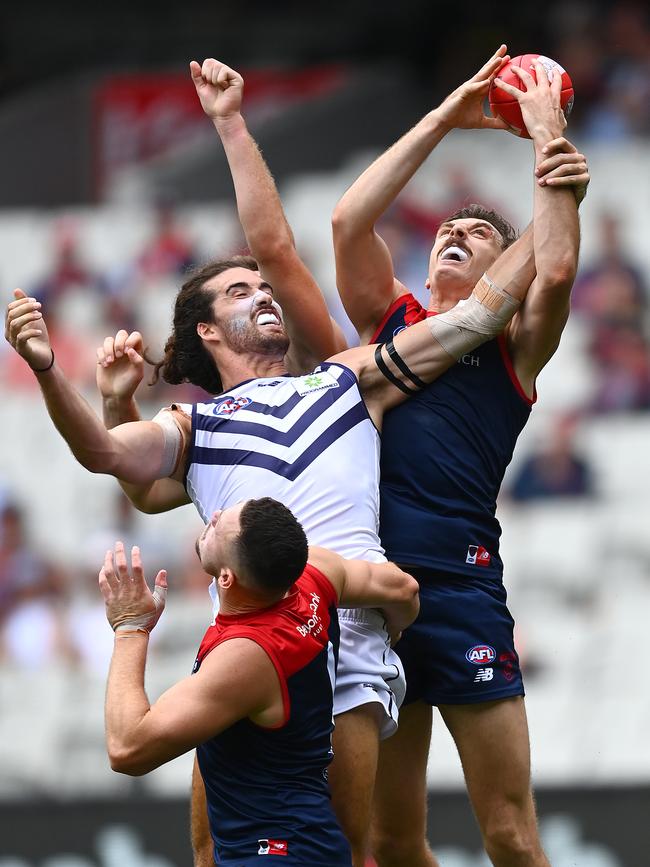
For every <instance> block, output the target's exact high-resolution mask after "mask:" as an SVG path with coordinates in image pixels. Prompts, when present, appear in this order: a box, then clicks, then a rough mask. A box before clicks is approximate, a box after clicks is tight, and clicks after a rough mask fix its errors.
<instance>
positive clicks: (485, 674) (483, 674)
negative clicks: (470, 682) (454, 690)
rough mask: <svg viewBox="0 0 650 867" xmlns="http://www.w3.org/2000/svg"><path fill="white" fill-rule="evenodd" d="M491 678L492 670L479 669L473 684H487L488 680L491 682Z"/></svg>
mask: <svg viewBox="0 0 650 867" xmlns="http://www.w3.org/2000/svg"><path fill="white" fill-rule="evenodd" d="M493 677H494V669H493V668H479V670H478V671H477V672H476V677H475V678H474V683H487V682H488V681H489V680H492V678H493Z"/></svg>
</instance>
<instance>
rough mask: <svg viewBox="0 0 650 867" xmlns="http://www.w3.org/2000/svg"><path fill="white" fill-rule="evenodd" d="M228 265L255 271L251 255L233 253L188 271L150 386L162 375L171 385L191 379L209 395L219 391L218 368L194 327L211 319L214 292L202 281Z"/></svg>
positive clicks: (221, 387) (177, 297)
mask: <svg viewBox="0 0 650 867" xmlns="http://www.w3.org/2000/svg"><path fill="white" fill-rule="evenodd" d="M231 268H248V269H249V270H250V271H258V270H259V266H258V264H257V262H256V261H255V259H253V258H252V257H251V256H233V257H232V258H230V259H217V260H215V261H213V262H208V264H207V265H203V266H202V267H200V268H196V269H195V270H194V271H191V272H190V273H189V276H188V279H187V280H186V281H185V283H183V285H182V286H181V288H180V290H179V292H178V295H177V296H176V301H175V302H174V322H173V329H172V333H171V335H170V336H169V337H168V339H167V342H166V343H165V349H164V356H163V359H162V361H159V362H158V363H157V364H155V365H154V370H153V376H152V378H151V384H152V385H154V384H155V383H156V382H158V379H159V377H160V376H162V378H163V379H164V380H165V382H169V383H171V384H172V385H178V384H179V383H181V382H191V383H192V385H198V386H199V387H200V388H202V389H204V391H207V392H209V393H210V394H219V392H221V391H222V390H223V384H222V381H221V374H220V373H219V368H218V367H217V365H216V364H215V362H214V359H213V358H212V356H211V355H210V353H209V352H208V351H207V349H206V348H205V346H204V345H203V341H202V340H201V338H200V337H199V335H198V333H197V330H196V327H197V325H198V324H199V322H213V321H214V317H213V314H212V303H213V301H214V298H215V293H214V292H213V291H212V290H210V289H206V288H205V284H206V283H207V282H208V280H211V279H212V278H213V277H216V276H217V274H222V273H223V272H224V271H228V270H230V269H231Z"/></svg>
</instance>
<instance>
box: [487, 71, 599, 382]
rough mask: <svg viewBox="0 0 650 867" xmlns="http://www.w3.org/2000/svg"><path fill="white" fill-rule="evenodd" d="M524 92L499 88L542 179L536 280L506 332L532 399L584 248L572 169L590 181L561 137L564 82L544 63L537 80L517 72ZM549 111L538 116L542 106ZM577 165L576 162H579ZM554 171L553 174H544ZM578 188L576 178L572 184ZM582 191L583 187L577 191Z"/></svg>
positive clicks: (537, 200) (536, 206) (536, 209)
mask: <svg viewBox="0 0 650 867" xmlns="http://www.w3.org/2000/svg"><path fill="white" fill-rule="evenodd" d="M516 72H517V75H518V76H519V78H520V79H521V81H522V84H523V86H524V88H525V90H519V89H518V88H513V87H512V86H511V85H508V84H506V83H504V82H500V81H499V79H497V81H496V83H497V85H498V86H499V87H501V88H502V89H503V90H506V91H507V92H508V93H509V94H511V95H512V96H513V98H515V99H517V100H518V102H519V104H520V106H521V109H522V115H523V117H524V122H525V123H526V127H527V129H528V132H529V133H530V136H531V138H532V140H533V148H534V154H535V163H536V175H543V177H538V178H537V182H536V183H535V188H534V198H533V226H534V237H533V244H534V250H535V266H536V270H537V277H536V279H535V282H534V283H533V285H532V286H531V290H530V292H529V294H528V297H527V298H526V301H525V303H524V304H523V305H522V307H521V310H520V311H519V312H518V314H517V316H516V317H515V318H514V319H513V321H512V323H511V325H510V327H509V329H508V346H509V349H510V353H511V356H512V360H513V364H514V368H515V371H516V373H517V376H518V378H519V380H520V382H521V384H522V386H523V387H524V389H526V390H527V391H528V393H529V394H531V393H532V391H533V388H534V382H535V378H536V376H537V374H538V373H539V372H540V370H541V369H542V368H543V367H544V365H545V364H546V362H547V361H548V360H549V359H550V358H551V356H552V355H553V353H554V352H555V350H556V349H557V346H558V343H559V341H560V336H561V334H562V331H563V329H564V326H565V324H566V321H567V318H568V315H569V298H570V293H571V287H572V286H573V281H574V280H575V275H576V270H577V267H578V253H579V249H580V224H579V220H578V204H579V201H578V197H576V195H575V193H574V189H572V188H571V187H570V186H567V182H568V180H569V179H568V178H567V172H568V170H569V169H568V166H569V165H570V162H569V161H570V160H573V169H572V170H573V171H575V170H576V169H577V170H581V171H582V172H583V181H584V183H585V184H586V182H588V180H589V175H588V172H587V166H586V162H585V160H584V157H583V155H582V154H578V153H577V150H576V148H575V147H574V146H573V145H572V144H571V143H570V142H568V141H567V140H566V139H565V138H563V137H562V133H563V131H564V127H565V126H566V120H565V118H564V115H563V113H562V109H561V107H560V91H561V86H562V84H561V77H560V75H559V73H558V72H557V71H556V72H555V73H554V75H553V79H552V80H551V81H549V79H548V76H547V74H546V71H545V69H544V67H543V66H542V64H541V63H539V62H538V61H536V62H535V72H536V78H533V77H532V75H530V73H528V72H526V71H525V70H523V69H519V68H516ZM540 105H541V106H545V111H540V110H539V106H540ZM576 159H577V160H578V162H575V160H576ZM547 169H550V171H545V170H547ZM573 180H574V183H575V178H574V179H573ZM578 189H579V191H580V188H578Z"/></svg>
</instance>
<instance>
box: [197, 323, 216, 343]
mask: <svg viewBox="0 0 650 867" xmlns="http://www.w3.org/2000/svg"><path fill="white" fill-rule="evenodd" d="M196 333H197V334H198V335H199V337H200V338H201V340H217V339H218V338H219V336H220V335H219V330H218V328H217V326H216V325H215V324H214V322H199V323H198V324H197V326H196Z"/></svg>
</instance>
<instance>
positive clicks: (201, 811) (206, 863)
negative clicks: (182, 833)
mask: <svg viewBox="0 0 650 867" xmlns="http://www.w3.org/2000/svg"><path fill="white" fill-rule="evenodd" d="M190 829H191V837H192V853H193V855H194V867H214V845H213V843H212V837H211V836H210V824H209V822H208V804H207V800H206V797H205V786H204V784H203V777H202V776H201V771H200V769H199V763H198V761H197V759H196V757H195V758H194V766H193V768H192V797H191V803H190Z"/></svg>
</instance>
